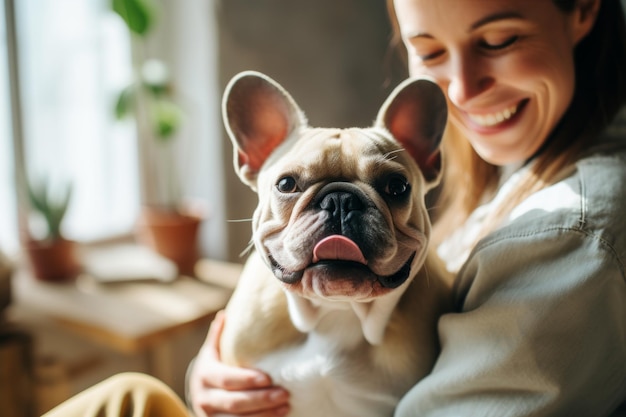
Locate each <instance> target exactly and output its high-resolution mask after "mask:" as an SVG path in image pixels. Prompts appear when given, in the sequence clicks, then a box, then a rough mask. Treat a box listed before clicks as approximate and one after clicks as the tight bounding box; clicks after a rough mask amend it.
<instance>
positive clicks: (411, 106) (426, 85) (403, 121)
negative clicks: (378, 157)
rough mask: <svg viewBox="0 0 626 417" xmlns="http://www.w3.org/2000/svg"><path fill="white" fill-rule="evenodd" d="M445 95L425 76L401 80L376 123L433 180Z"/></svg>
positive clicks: (445, 109)
mask: <svg viewBox="0 0 626 417" xmlns="http://www.w3.org/2000/svg"><path fill="white" fill-rule="evenodd" d="M447 118H448V107H447V104H446V97H445V95H444V93H443V91H442V90H441V88H439V86H438V85H437V84H435V83H434V82H433V81H431V80H428V79H425V78H417V79H416V78H413V79H408V80H405V81H404V82H403V83H401V84H400V85H399V86H398V87H396V88H395V89H394V90H393V92H392V93H391V94H390V95H389V97H388V98H387V100H386V101H385V103H383V106H382V107H381V109H380V110H379V112H378V117H377V118H376V126H377V127H384V128H386V129H387V130H389V132H390V133H391V134H392V135H393V136H394V138H395V139H396V140H397V141H398V142H399V143H400V144H401V145H402V147H403V148H404V149H406V151H407V152H408V153H409V154H410V155H411V156H412V157H413V159H414V160H415V161H416V162H417V164H418V165H419V167H420V169H421V170H422V173H423V174H424V178H425V179H426V181H428V182H430V183H433V184H434V183H435V182H436V181H437V180H438V179H439V175H440V173H441V151H440V148H439V145H440V144H441V138H442V137H443V132H444V130H445V128H446V121H447Z"/></svg>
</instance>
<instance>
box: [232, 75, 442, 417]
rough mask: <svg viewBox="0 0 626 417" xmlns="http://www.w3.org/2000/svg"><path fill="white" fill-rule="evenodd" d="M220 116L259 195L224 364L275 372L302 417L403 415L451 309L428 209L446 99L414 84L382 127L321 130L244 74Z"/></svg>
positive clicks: (394, 100) (406, 85) (402, 89)
mask: <svg viewBox="0 0 626 417" xmlns="http://www.w3.org/2000/svg"><path fill="white" fill-rule="evenodd" d="M222 110H223V118H224V124H225V128H226V131H227V132H228V135H229V137H230V139H231V141H232V144H233V147H234V166H235V170H236V172H237V174H238V175H239V177H240V179H241V180H242V181H243V182H244V183H245V184H247V185H248V186H250V187H251V188H252V189H253V190H254V191H256V193H257V194H258V197H259V203H258V206H257V208H256V210H255V212H254V216H253V220H252V229H253V233H252V243H253V244H254V251H253V253H252V254H251V255H250V256H249V258H248V260H247V262H246V264H245V266H244V270H243V272H242V275H241V278H240V280H239V282H238V284H237V287H236V289H235V292H234V293H233V296H232V298H231V299H230V300H229V303H228V305H227V307H226V321H225V327H224V329H223V333H222V335H221V339H220V354H221V358H222V360H223V361H224V362H225V363H228V364H232V365H237V366H243V367H255V368H259V369H263V370H264V371H266V372H268V373H269V374H270V375H271V377H272V378H273V381H274V382H275V383H276V384H278V385H282V386H284V387H286V388H287V389H288V390H289V391H290V393H291V397H290V404H291V414H290V416H292V417H308V416H333V417H338V416H359V417H368V416H372V417H373V416H376V417H380V416H390V415H392V413H393V410H394V407H395V406H396V404H397V402H398V401H399V399H400V398H401V397H402V396H403V394H405V393H406V392H407V391H408V390H409V389H410V388H411V387H412V386H413V385H415V384H416V382H417V381H419V380H420V379H421V378H423V377H424V376H425V375H426V374H428V373H429V371H430V370H431V368H432V367H433V364H434V362H435V359H436V357H437V354H438V351H439V346H438V341H437V332H436V325H437V320H438V317H439V316H440V315H441V314H443V313H444V312H446V311H449V305H450V302H449V298H450V297H449V294H450V286H449V284H448V280H446V279H445V278H444V277H445V274H444V272H443V268H442V266H441V265H440V264H439V262H438V260H437V259H438V258H436V257H435V256H427V253H428V247H429V237H430V230H431V225H430V221H429V215H428V212H427V209H426V207H425V203H424V195H425V194H426V192H427V191H428V190H430V189H431V188H433V187H434V186H435V185H436V184H437V183H438V181H439V178H440V173H441V166H442V156H441V152H440V147H439V145H440V142H441V138H442V135H443V133H444V130H445V125H446V118H447V110H446V100H445V97H444V95H443V93H442V91H441V90H440V89H439V87H438V86H437V85H436V84H434V83H433V82H431V81H429V80H426V79H409V80H406V81H405V82H403V83H402V84H400V85H399V86H398V87H397V88H396V89H395V90H394V91H393V92H392V93H391V95H390V96H389V98H388V99H387V100H386V101H385V102H384V104H383V105H382V107H381V109H380V110H379V113H378V116H377V117H376V120H375V123H374V125H373V127H370V128H365V129H360V128H349V129H332V128H330V129H328V128H312V127H310V126H309V125H308V122H307V119H306V117H305V115H304V113H303V112H302V110H301V109H300V108H299V107H298V105H297V104H296V102H295V101H294V99H293V98H292V96H291V95H290V94H289V93H288V92H287V91H286V90H285V89H284V88H283V87H282V86H281V85H280V84H278V83H277V82H276V81H274V80H272V79H271V78H269V77H268V76H266V75H264V74H262V73H258V72H254V71H246V72H243V73H240V74H238V75H236V76H235V77H234V78H233V79H232V80H231V81H230V83H229V84H228V86H227V88H226V90H225V93H224V98H223V103H222Z"/></svg>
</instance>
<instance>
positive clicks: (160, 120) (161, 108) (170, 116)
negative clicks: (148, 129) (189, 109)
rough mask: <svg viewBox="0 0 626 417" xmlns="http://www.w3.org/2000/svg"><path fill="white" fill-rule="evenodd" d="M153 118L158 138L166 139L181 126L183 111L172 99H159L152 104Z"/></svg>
mask: <svg viewBox="0 0 626 417" xmlns="http://www.w3.org/2000/svg"><path fill="white" fill-rule="evenodd" d="M152 120H153V123H154V124H153V129H154V133H155V134H156V136H157V138H159V139H161V140H163V141H166V140H167V139H169V138H170V137H172V136H173V135H174V134H175V133H176V131H178V129H179V128H180V126H181V124H182V121H183V112H182V110H181V109H180V108H179V107H178V106H177V105H176V104H175V103H173V102H172V101H169V100H164V99H159V100H156V101H155V102H154V104H153V106H152Z"/></svg>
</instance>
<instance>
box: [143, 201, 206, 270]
mask: <svg viewBox="0 0 626 417" xmlns="http://www.w3.org/2000/svg"><path fill="white" fill-rule="evenodd" d="M202 221H203V217H202V216H201V215H200V214H196V213H182V212H178V211H172V210H165V209H160V208H156V207H144V208H143V209H142V211H141V214H140V217H139V221H138V223H137V240H138V241H139V242H140V243H141V244H144V245H146V246H148V247H149V248H151V249H152V250H154V251H155V252H157V253H158V254H160V255H162V256H164V257H165V258H168V259H170V260H171V261H173V262H174V263H175V264H176V266H177V267H178V272H179V273H180V274H184V275H191V276H193V275H194V267H195V265H196V262H197V261H198V259H199V257H200V253H199V249H198V232H199V230H200V225H201V223H202Z"/></svg>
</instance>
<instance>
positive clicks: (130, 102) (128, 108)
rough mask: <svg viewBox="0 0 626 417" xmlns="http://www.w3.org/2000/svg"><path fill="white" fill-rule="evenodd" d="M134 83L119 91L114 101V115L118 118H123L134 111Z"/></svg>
mask: <svg viewBox="0 0 626 417" xmlns="http://www.w3.org/2000/svg"><path fill="white" fill-rule="evenodd" d="M135 94H136V92H135V85H134V84H131V85H129V86H128V87H126V88H125V89H123V90H122V91H120V94H119V96H118V97H117V101H116V102H115V117H116V118H117V119H118V120H121V119H123V118H125V117H126V116H129V115H131V114H133V113H134V107H135Z"/></svg>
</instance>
